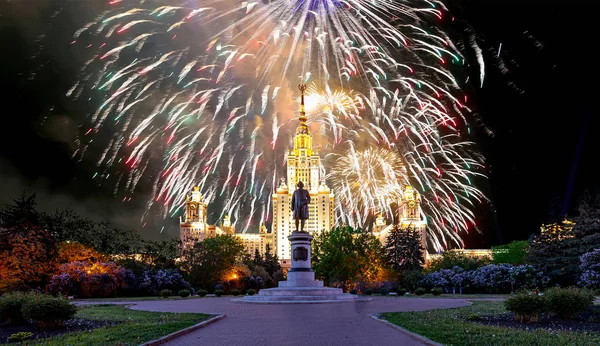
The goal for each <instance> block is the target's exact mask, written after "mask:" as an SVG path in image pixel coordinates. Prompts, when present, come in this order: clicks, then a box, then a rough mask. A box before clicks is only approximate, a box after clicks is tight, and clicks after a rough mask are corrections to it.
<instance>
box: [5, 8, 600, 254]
mask: <svg viewBox="0 0 600 346" xmlns="http://www.w3.org/2000/svg"><path fill="white" fill-rule="evenodd" d="M95 1H96V0H91V1H86V2H85V3H86V5H87V6H88V7H93V6H96V4H97V3H95ZM98 1H100V0H98ZM79 6H81V2H80V5H79ZM451 6H452V7H453V8H455V9H456V10H455V11H456V12H455V13H456V15H457V17H460V18H464V21H465V22H466V23H468V24H469V25H470V26H471V27H472V28H473V29H474V30H475V32H477V34H478V36H479V37H480V40H481V47H482V49H483V50H484V55H486V58H487V59H486V73H487V74H486V78H485V82H484V86H483V88H481V89H479V88H476V89H474V90H473V91H472V92H471V96H472V97H473V98H474V99H475V100H476V101H475V103H476V105H477V106H476V108H477V110H476V111H477V113H478V114H479V115H480V116H481V118H482V119H483V122H484V123H485V125H486V126H487V127H488V128H489V129H490V130H491V131H492V132H493V135H486V134H485V131H480V132H481V133H480V134H479V138H478V141H479V144H480V145H481V147H482V150H483V152H484V154H485V155H486V156H487V160H488V164H489V179H488V187H487V188H488V189H489V193H488V195H489V197H490V198H491V200H492V205H491V206H485V207H483V208H480V209H481V210H478V214H479V217H478V219H480V220H481V223H480V227H481V228H482V230H483V231H484V233H483V234H481V235H477V234H475V235H470V236H467V237H466V238H465V239H466V244H467V247H470V248H480V247H488V246H489V245H490V244H499V243H503V242H507V241H510V240H514V239H527V237H528V236H529V235H530V234H531V233H533V232H536V231H537V230H538V229H539V226H540V223H541V222H542V221H543V220H544V218H545V216H546V214H547V212H546V209H547V208H548V207H549V206H550V204H551V201H552V199H553V197H555V198H556V199H558V201H559V202H560V203H561V206H563V205H564V207H565V208H566V210H567V211H568V213H569V214H573V209H574V208H575V207H576V204H577V200H578V198H579V197H580V196H581V194H582V192H583V191H584V190H585V189H590V190H592V191H598V190H599V188H600V183H599V182H598V178H597V176H598V174H596V172H595V170H594V168H595V167H594V166H595V159H596V156H597V155H596V152H597V150H598V149H599V148H600V136H598V135H597V134H596V133H595V130H596V129H598V128H599V126H598V125H600V120H599V117H598V113H599V107H598V105H597V103H596V99H597V98H596V95H595V94H597V92H598V90H599V88H598V84H597V83H598V81H599V78H598V77H599V75H600V74H599V73H598V68H597V65H598V63H597V60H598V54H594V53H595V52H594V51H595V50H596V49H597V47H596V46H597V40H598V37H597V34H598V33H599V32H600V31H599V30H598V26H597V24H596V22H597V18H596V17H597V13H598V9H599V8H600V6H598V5H594V4H593V2H592V1H577V0H563V1H549V0H548V1H531V0H520V1H506V0H505V1H500V0H465V1H457V0H453V1H452V2H451ZM72 11H73V12H75V13H77V12H76V11H75V10H72ZM51 14H52V2H50V1H46V0H33V1H29V2H28V1H27V0H23V1H6V0H0V52H1V55H0V66H1V67H0V79H1V83H2V86H3V87H2V93H1V94H0V101H2V102H1V105H2V106H1V108H0V114H2V120H1V122H0V204H4V203H7V202H9V201H10V200H11V198H13V197H15V196H17V195H19V194H20V193H21V191H23V190H27V192H30V193H31V192H36V193H37V194H38V200H39V203H40V207H41V209H43V210H48V211H51V210H54V209H57V208H58V209H62V208H67V207H68V208H72V209H75V210H76V211H78V212H80V213H81V214H83V215H86V216H88V217H91V218H94V219H98V220H100V219H111V220H113V222H114V223H116V224H117V225H119V226H122V227H128V228H135V229H140V218H141V214H142V210H143V207H144V206H143V203H144V198H137V199H136V200H134V201H133V202H131V203H121V201H120V200H115V198H114V197H113V196H112V190H111V189H110V188H107V187H106V186H96V185H95V183H94V181H93V180H92V179H91V176H92V174H93V171H91V168H90V167H89V165H85V164H81V163H79V164H78V163H77V162H75V161H74V160H72V159H71V152H72V150H73V148H74V147H73V141H74V140H75V138H76V136H77V135H76V134H77V131H78V129H77V118H78V116H80V115H79V114H77V110H76V109H75V108H74V107H72V106H71V105H70V104H69V101H68V100H67V99H66V97H65V96H64V95H65V90H67V89H68V88H69V87H70V86H71V83H72V81H73V78H74V75H73V73H74V71H73V70H74V69H73V68H71V66H69V64H68V62H65V59H64V57H63V58H61V59H59V58H55V57H54V56H52V55H54V54H56V56H59V55H61V52H60V51H59V49H60V48H52V47H50V48H48V47H45V48H44V49H42V50H40V48H39V42H40V41H39V36H38V35H39V34H40V32H47V33H48V34H50V33H52V34H54V35H57V34H58V35H60V34H63V33H64V35H65V37H70V35H71V34H72V32H73V29H74V28H75V29H76V28H78V26H79V25H81V24H80V23H79V22H80V21H81V20H82V19H79V18H73V20H72V22H64V23H61V24H60V25H56V24H55V25H54V26H52V27H49V26H48V22H47V21H46V20H45V18H47V17H48V15H51ZM500 45H501V49H500ZM498 49H500V56H499V57H500V58H495V57H494V55H495V54H497V52H498ZM40 52H41V54H42V56H40ZM40 62H42V63H40ZM502 64H504V66H505V68H504V66H503V65H502ZM49 114H50V116H49ZM142 197H143V196H142ZM162 225H164V226H165V227H166V228H165V232H163V233H162V234H159V230H160V228H161V226H162ZM176 230H177V220H166V221H164V222H161V225H148V226H146V227H145V228H143V230H142V234H143V235H145V236H147V237H154V238H156V237H165V236H167V235H176V234H177V233H176V232H177V231H176Z"/></svg>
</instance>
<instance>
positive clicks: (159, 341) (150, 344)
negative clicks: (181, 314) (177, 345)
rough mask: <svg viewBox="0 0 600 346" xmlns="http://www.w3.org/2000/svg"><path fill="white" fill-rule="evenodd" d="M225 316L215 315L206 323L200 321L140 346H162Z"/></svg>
mask: <svg viewBox="0 0 600 346" xmlns="http://www.w3.org/2000/svg"><path fill="white" fill-rule="evenodd" d="M225 316H227V315H225V314H221V315H217V316H215V317H213V318H211V319H208V320H206V321H202V322H200V323H198V324H194V325H193V326H190V327H187V328H184V329H181V330H178V331H176V332H173V333H171V334H168V335H165V336H163V337H162V338H160V339H156V340H150V341H148V342H146V343H143V344H141V345H140V346H155V345H161V344H164V343H166V342H167V341H171V340H173V339H175V338H177V337H180V336H182V335H185V334H188V333H191V332H193V331H195V330H197V329H200V328H203V327H206V326H208V325H209V324H211V323H214V322H217V321H218V320H222V319H223V318H225Z"/></svg>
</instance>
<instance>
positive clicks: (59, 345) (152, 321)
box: [27, 305, 212, 346]
mask: <svg viewBox="0 0 600 346" xmlns="http://www.w3.org/2000/svg"><path fill="white" fill-rule="evenodd" d="M210 317H212V315H208V314H198V313H171V312H152V311H137V310H130V309H128V308H126V307H124V306H120V305H89V306H82V307H80V310H79V311H78V312H77V315H76V316H75V318H81V319H90V320H101V321H113V322H118V323H119V324H116V325H112V326H107V327H101V328H96V329H92V330H89V331H83V332H74V333H69V334H63V335H60V336H56V337H52V338H48V339H43V340H39V341H37V342H36V343H33V344H32V343H29V342H28V343H27V344H28V345H48V346H63V345H82V346H83V345H122V346H124V345H139V344H142V343H144V342H148V341H150V340H155V339H158V338H160V337H162V336H165V335H168V334H170V333H173V332H176V331H178V330H181V329H184V328H187V327H190V326H192V325H194V324H197V323H200V322H202V321H204V320H207V319H209V318H210Z"/></svg>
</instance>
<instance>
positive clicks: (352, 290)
mask: <svg viewBox="0 0 600 346" xmlns="http://www.w3.org/2000/svg"><path fill="white" fill-rule="evenodd" d="M357 293H358V290H355V289H351V290H350V294H357Z"/></svg>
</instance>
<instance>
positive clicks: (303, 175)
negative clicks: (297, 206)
mask: <svg viewBox="0 0 600 346" xmlns="http://www.w3.org/2000/svg"><path fill="white" fill-rule="evenodd" d="M305 88H306V87H305V86H301V87H300V88H299V89H300V91H301V98H300V100H301V101H300V116H299V118H298V120H299V121H300V125H299V126H298V128H297V129H296V134H295V136H294V148H293V150H291V151H289V152H288V155H287V158H286V159H287V182H286V179H284V178H281V183H280V184H279V186H278V187H277V189H276V191H275V193H273V197H272V198H273V224H272V226H271V229H272V230H273V233H274V236H275V246H276V251H275V253H276V254H277V256H278V257H279V259H280V260H281V261H282V266H283V267H287V268H289V266H290V259H291V257H292V254H291V247H290V242H289V241H288V237H289V236H290V235H291V232H293V231H294V229H293V227H294V222H293V220H292V212H291V199H292V194H293V193H294V191H295V190H296V184H298V182H299V181H302V182H303V183H304V188H305V189H306V190H307V191H308V192H309V193H310V198H311V203H310V204H309V205H308V209H309V210H308V214H309V217H308V220H306V224H305V228H304V229H305V230H306V231H308V232H309V233H310V234H313V235H315V234H318V233H320V232H321V231H323V230H330V229H331V228H333V226H334V224H333V219H334V195H333V192H332V191H331V190H330V189H329V187H327V185H326V184H325V182H324V181H323V179H322V177H321V169H320V164H321V159H320V157H319V154H318V152H317V151H315V150H313V138H312V136H311V134H310V130H309V128H308V125H307V123H306V121H307V118H306V112H305V111H304V90H305Z"/></svg>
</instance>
